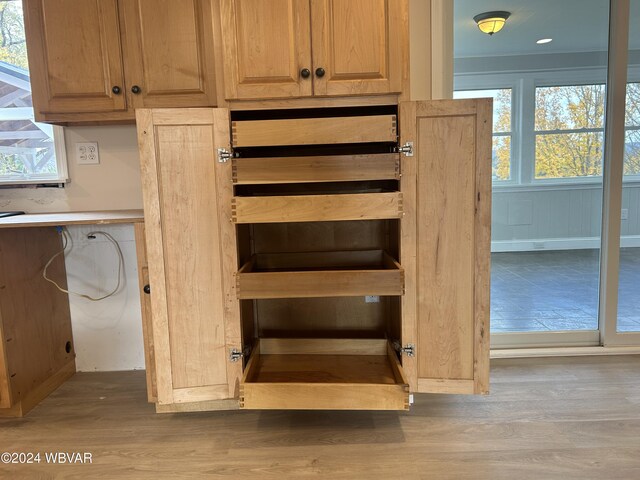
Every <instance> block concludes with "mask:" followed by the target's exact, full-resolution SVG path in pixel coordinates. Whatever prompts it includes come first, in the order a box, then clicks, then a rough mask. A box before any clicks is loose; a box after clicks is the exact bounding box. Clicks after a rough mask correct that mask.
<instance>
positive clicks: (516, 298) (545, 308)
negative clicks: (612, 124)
mask: <svg viewBox="0 0 640 480" xmlns="http://www.w3.org/2000/svg"><path fill="white" fill-rule="evenodd" d="M627 1H628V0H611V3H612V7H613V8H614V9H619V8H620V5H622V7H624V5H623V4H624V3H625V2H627ZM609 3H610V2H609V1H608V0H585V1H584V2H581V8H580V11H579V12H576V10H575V8H574V7H575V5H573V4H572V2H552V3H550V2H546V1H543V0H536V1H526V2H525V1H513V2H510V5H511V7H510V9H511V10H512V11H511V16H510V17H509V19H508V20H507V23H506V25H505V27H504V29H503V30H501V31H500V32H498V33H496V34H495V35H493V36H489V35H485V34H483V33H482V32H480V31H479V30H478V29H477V27H476V26H475V24H474V23H473V20H472V18H473V16H475V15H477V14H479V13H483V12H484V11H485V10H491V8H490V7H491V4H492V2H490V1H489V0H456V1H455V4H454V5H455V7H454V9H455V12H454V14H455V24H454V25H455V31H454V35H455V40H454V45H455V71H454V73H455V86H454V88H455V92H454V98H473V97H487V96H490V97H493V98H494V142H493V215H492V254H491V263H492V274H491V281H492V289H491V295H492V298H491V333H492V346H493V347H521V346H522V347H523V346H552V345H557V346H560V345H564V346H588V345H599V344H603V343H605V344H606V343H607V342H606V341H605V336H606V337H607V338H609V340H610V341H609V342H608V343H634V342H635V343H640V338H637V337H640V333H639V334H638V335H637V337H636V339H635V340H634V339H632V337H635V335H626V337H625V338H626V340H622V337H621V335H622V332H640V39H638V38H637V36H638V32H639V31H640V12H639V11H636V9H640V7H639V6H638V5H637V4H638V3H640V0H632V3H633V5H632V10H631V14H630V15H629V16H628V17H627V21H629V19H630V23H631V25H632V26H631V32H630V35H629V48H630V52H629V62H628V63H629V68H628V79H625V82H627V87H626V88H627V90H626V91H627V106H626V115H625V116H626V119H625V128H624V131H625V138H626V146H625V149H624V155H625V164H624V173H625V175H624V180H625V181H624V187H622V186H621V183H620V182H619V184H618V189H617V192H618V194H620V195H621V202H622V209H621V210H618V213H617V214H618V215H620V218H621V219H622V220H621V222H622V224H621V227H620V230H618V231H617V232H618V236H620V235H622V236H621V237H620V238H619V240H620V243H621V247H622V248H621V249H620V250H619V254H620V256H619V270H618V266H617V264H616V262H617V260H618V258H617V257H614V256H613V255H612V251H615V252H614V253H615V254H616V255H617V254H618V248H617V247H616V245H614V244H617V243H618V237H616V241H615V242H611V239H610V238H604V239H603V236H602V232H603V228H604V229H605V231H606V233H607V234H611V232H612V230H611V225H610V223H611V222H609V221H608V220H609V217H607V215H610V210H611V204H610V203H609V202H608V199H609V198H610V196H611V195H614V193H615V192H614V191H615V190H616V189H615V188H614V189H611V188H610V186H611V185H610V184H611V183H612V182H613V183H615V179H613V178H609V186H606V185H605V184H607V181H606V180H605V179H606V178H607V175H610V174H611V172H610V169H609V170H608V169H607V168H605V161H610V157H608V156H606V155H605V145H606V143H607V142H608V141H610V140H613V139H608V138H606V134H605V132H606V131H607V132H608V131H609V130H608V129H607V128H606V125H607V122H608V121H609V119H608V118H607V115H609V113H607V94H608V93H611V92H608V86H607V82H608V78H610V77H611V76H610V75H609V72H608V62H609V60H610V52H609V11H610V5H609ZM612 17H613V16H612ZM636 20H637V21H636ZM612 21H613V18H612ZM510 22H513V24H514V28H510ZM515 25H517V27H516V26H515ZM614 36H615V35H614ZM549 39H551V40H550V41H549ZM538 40H541V41H538ZM542 40H544V41H542ZM625 41H626V39H625ZM612 45H614V43H612ZM616 48H617V49H618V50H616V52H618V53H619V47H616ZM618 57H619V55H618ZM618 57H616V58H618ZM625 69H626V64H625ZM612 137H613V136H612ZM608 148H609V149H611V146H610V145H609V146H608ZM605 158H606V160H605ZM605 187H606V188H605ZM605 195H609V197H607V198H605ZM614 203H615V202H614ZM603 205H604V206H605V209H604V210H603ZM603 213H604V215H605V216H603ZM620 218H619V219H618V221H619V222H620ZM603 244H606V245H607V250H606V252H604V251H603V255H602V258H601V245H603ZM612 247H614V248H612ZM604 253H606V255H604ZM601 260H602V264H601ZM614 260H615V261H614ZM603 269H604V270H606V271H609V272H611V271H614V270H615V273H616V281H615V283H619V289H618V285H616V286H615V295H616V297H617V296H618V291H619V292H620V293H619V298H616V300H617V302H613V303H617V305H614V304H613V303H612V302H611V299H609V301H608V302H605V301H604V300H603V301H602V303H601V300H600V299H602V298H604V297H603V295H606V294H605V290H607V289H609V290H611V287H612V286H613V283H614V282H612V281H611V280H608V281H607V282H606V285H605V284H604V283H601V278H605V279H606V278H608V277H605V276H603V275H602V271H603ZM618 271H619V279H618V278H617V274H618ZM618 280H619V282H618ZM609 295H612V294H611V293H609ZM605 303H606V305H605ZM616 308H617V310H616ZM607 309H608V311H617V312H618V315H617V316H615V315H614V317H615V318H613V319H612V320H608V321H607V322H605V320H604V319H605V317H606V316H607V315H606V314H604V313H603V312H604V311H605V310H607ZM612 309H613V310H612ZM608 316H609V317H610V316H611V315H610V314H609V315H608ZM605 323H606V324H607V325H609V328H608V329H607V328H605ZM611 325H613V328H611ZM614 336H615V337H616V340H612V339H613V337H614Z"/></svg>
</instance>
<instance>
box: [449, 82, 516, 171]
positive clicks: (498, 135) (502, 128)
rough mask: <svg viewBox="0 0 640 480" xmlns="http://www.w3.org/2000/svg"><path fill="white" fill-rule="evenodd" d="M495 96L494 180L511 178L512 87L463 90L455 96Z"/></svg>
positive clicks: (455, 93)
mask: <svg viewBox="0 0 640 480" xmlns="http://www.w3.org/2000/svg"><path fill="white" fill-rule="evenodd" d="M483 97H491V98H493V155H492V158H493V180H494V181H496V180H498V181H499V180H511V89H510V88H500V89H493V90H462V91H457V92H454V95H453V98H483Z"/></svg>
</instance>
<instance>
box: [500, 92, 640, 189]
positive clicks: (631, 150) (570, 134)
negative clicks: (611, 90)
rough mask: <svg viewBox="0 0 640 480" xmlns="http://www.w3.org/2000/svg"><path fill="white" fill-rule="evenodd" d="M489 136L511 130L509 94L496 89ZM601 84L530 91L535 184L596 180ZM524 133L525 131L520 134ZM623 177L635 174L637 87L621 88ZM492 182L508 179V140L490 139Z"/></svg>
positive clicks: (638, 156)
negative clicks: (623, 91) (533, 103)
mask: <svg viewBox="0 0 640 480" xmlns="http://www.w3.org/2000/svg"><path fill="white" fill-rule="evenodd" d="M495 92H496V95H495V96H494V100H495V102H494V109H495V114H494V129H493V130H494V132H509V131H510V129H511V90H509V89H502V90H496V91H495ZM605 96H606V90H605V87H604V85H577V86H561V87H540V88H537V89H536V109H535V130H536V133H533V132H532V133H531V134H534V135H535V137H536V138H535V148H536V158H535V176H536V178H538V179H550V178H572V177H593V176H600V175H602V158H603V149H604V134H603V129H604V116H605ZM526 134H527V133H526V132H525V135H526ZM625 143H626V145H625V160H624V174H625V175H640V83H629V84H628V85H627V106H626V142H625ZM493 157H494V158H493V177H494V179H496V180H508V179H509V178H510V158H511V145H510V137H509V136H497V135H494V138H493Z"/></svg>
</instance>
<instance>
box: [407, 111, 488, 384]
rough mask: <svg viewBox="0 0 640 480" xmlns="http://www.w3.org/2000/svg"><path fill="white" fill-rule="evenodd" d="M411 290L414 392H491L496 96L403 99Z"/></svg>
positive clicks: (409, 371) (409, 339)
mask: <svg viewBox="0 0 640 480" xmlns="http://www.w3.org/2000/svg"><path fill="white" fill-rule="evenodd" d="M400 109H401V117H400V120H401V124H400V127H401V143H403V144H404V143H405V142H413V150H414V152H413V153H414V155H413V156H412V157H407V156H402V159H401V164H402V165H401V166H402V182H403V183H402V189H403V199H404V205H406V206H407V208H408V209H409V211H406V213H405V217H404V218H403V219H402V222H401V229H402V256H401V263H402V265H403V267H404V269H405V288H406V294H405V297H404V299H403V343H412V344H414V345H415V346H416V352H417V353H416V356H415V357H413V358H411V359H409V358H408V357H403V365H405V361H406V363H408V364H409V365H407V366H406V367H405V372H407V374H408V375H409V376H410V377H411V379H410V382H411V387H412V390H414V391H418V392H429V393H487V392H488V389H489V261H490V249H491V242H490V240H491V238H490V229H491V122H492V117H491V114H492V105H491V100H490V99H481V100H441V101H432V102H410V103H402V104H401V107H400Z"/></svg>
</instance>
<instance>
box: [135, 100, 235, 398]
mask: <svg viewBox="0 0 640 480" xmlns="http://www.w3.org/2000/svg"><path fill="white" fill-rule="evenodd" d="M136 118H137V125H138V141H139V146H140V163H141V171H142V193H143V200H144V213H145V234H146V246H147V258H148V263H149V279H150V286H151V294H150V297H151V310H152V316H151V317H152V320H151V321H152V324H153V344H154V353H155V361H156V381H157V393H158V403H159V404H173V403H187V402H205V401H210V400H221V399H228V398H237V397H238V394H239V391H238V390H237V389H238V385H239V378H240V376H241V374H242V362H231V361H230V360H229V353H230V349H232V348H236V349H238V350H242V347H241V344H240V342H241V340H240V319H239V318H240V317H239V311H238V309H239V304H238V301H237V300H236V295H235V290H234V289H235V282H234V279H233V274H234V273H235V271H236V270H237V268H238V260H237V256H236V251H237V250H236V239H235V228H234V225H233V224H232V223H231V198H232V196H233V194H232V188H233V184H232V181H231V169H232V166H231V162H228V163H219V162H218V161H217V159H216V157H215V152H216V150H217V149H218V148H226V149H229V148H230V135H229V123H230V122H229V111H228V110H225V109H208V108H194V109H154V110H148V109H138V110H136Z"/></svg>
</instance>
